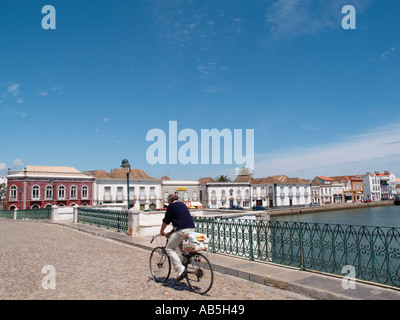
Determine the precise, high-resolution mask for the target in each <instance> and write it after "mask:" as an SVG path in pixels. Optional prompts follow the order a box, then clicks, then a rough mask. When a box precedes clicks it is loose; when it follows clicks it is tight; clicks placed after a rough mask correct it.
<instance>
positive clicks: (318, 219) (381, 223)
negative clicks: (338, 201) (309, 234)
mask: <svg viewBox="0 0 400 320" xmlns="http://www.w3.org/2000/svg"><path fill="white" fill-rule="evenodd" d="M271 221H292V222H309V223H327V224H345V225H353V226H370V227H392V228H393V227H394V228H400V206H385V207H373V208H362V209H349V210H338V211H329V212H318V213H305V214H297V215H291V216H276V217H273V216H271Z"/></svg>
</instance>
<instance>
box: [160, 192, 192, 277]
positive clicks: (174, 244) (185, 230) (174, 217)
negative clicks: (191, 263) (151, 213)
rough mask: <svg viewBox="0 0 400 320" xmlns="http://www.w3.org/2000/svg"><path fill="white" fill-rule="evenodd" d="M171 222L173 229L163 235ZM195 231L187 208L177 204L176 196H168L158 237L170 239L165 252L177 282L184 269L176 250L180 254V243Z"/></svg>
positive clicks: (182, 275)
mask: <svg viewBox="0 0 400 320" xmlns="http://www.w3.org/2000/svg"><path fill="white" fill-rule="evenodd" d="M171 222H172V226H173V229H172V231H171V232H169V233H167V234H166V233H165V232H164V230H165V228H166V227H167V226H168V225H169V224H170V223H171ZM194 231H195V225H194V222H193V219H192V216H191V215H190V212H189V210H188V208H187V206H186V205H185V204H184V203H182V202H178V196H177V195H174V194H170V195H169V196H168V208H167V211H166V212H165V216H164V219H163V223H162V225H161V230H160V235H162V236H167V237H170V239H169V241H168V244H167V246H166V247H165V251H166V252H167V254H168V256H169V257H170V259H171V262H172V266H173V267H174V269H175V271H176V272H177V280H178V281H180V280H182V279H183V278H184V277H185V267H184V266H183V265H182V262H181V260H180V259H179V256H178V254H177V253H176V251H175V250H176V248H178V247H179V249H180V251H181V252H182V242H183V240H184V239H185V238H186V236H187V235H188V234H189V233H191V232H194Z"/></svg>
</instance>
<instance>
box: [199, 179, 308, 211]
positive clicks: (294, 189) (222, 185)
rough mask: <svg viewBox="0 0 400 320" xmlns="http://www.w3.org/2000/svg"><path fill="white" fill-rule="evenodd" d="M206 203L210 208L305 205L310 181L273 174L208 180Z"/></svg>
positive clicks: (206, 184)
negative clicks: (226, 179) (232, 179)
mask: <svg viewBox="0 0 400 320" xmlns="http://www.w3.org/2000/svg"><path fill="white" fill-rule="evenodd" d="M205 186H206V189H204V187H203V188H202V191H203V192H202V193H204V190H206V203H207V207H209V208H231V207H233V206H241V207H244V208H246V209H250V208H252V207H253V206H255V205H259V206H264V207H269V208H273V207H291V206H304V205H307V204H309V203H310V202H311V184H310V182H309V181H307V180H303V179H299V178H289V177H287V176H274V177H267V178H258V179H256V178H253V177H251V176H238V177H237V178H236V179H235V180H234V181H230V182H217V181H215V180H214V181H208V182H206V183H205Z"/></svg>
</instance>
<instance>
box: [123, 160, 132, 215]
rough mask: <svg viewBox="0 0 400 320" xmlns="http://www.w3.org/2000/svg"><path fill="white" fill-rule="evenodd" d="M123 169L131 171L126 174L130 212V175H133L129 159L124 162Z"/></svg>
mask: <svg viewBox="0 0 400 320" xmlns="http://www.w3.org/2000/svg"><path fill="white" fill-rule="evenodd" d="M121 168H123V169H129V171H128V172H127V174H126V186H127V196H128V197H127V198H128V205H127V207H128V210H129V174H130V173H131V165H130V164H129V161H128V160H127V159H124V160H122V164H121Z"/></svg>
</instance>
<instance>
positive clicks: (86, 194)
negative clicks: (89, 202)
mask: <svg viewBox="0 0 400 320" xmlns="http://www.w3.org/2000/svg"><path fill="white" fill-rule="evenodd" d="M88 198H89V188H88V187H87V186H83V187H82V199H88Z"/></svg>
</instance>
